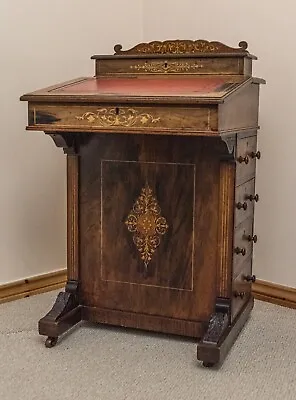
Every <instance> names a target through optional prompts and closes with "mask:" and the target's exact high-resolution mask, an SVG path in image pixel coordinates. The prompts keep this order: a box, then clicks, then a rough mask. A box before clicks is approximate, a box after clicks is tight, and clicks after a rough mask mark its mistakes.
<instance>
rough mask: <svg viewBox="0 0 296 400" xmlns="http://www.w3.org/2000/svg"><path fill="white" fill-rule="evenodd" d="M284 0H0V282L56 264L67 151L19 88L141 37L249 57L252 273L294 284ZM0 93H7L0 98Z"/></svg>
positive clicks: (61, 76) (293, 140)
mask: <svg viewBox="0 0 296 400" xmlns="http://www.w3.org/2000/svg"><path fill="white" fill-rule="evenodd" d="M295 11H296V6H295V5H294V2H293V1H292V0H285V1H284V3H283V2H271V1H268V0H261V1H258V0H249V2H248V3H247V2H237V1H235V0H225V1H223V2H221V1H220V0H212V1H211V2H204V1H196V0H183V1H182V2H177V1H176V2H175V1H174V2H173V1H171V0H170V1H169V0H159V1H157V2H156V1H155V2H154V1H151V0H149V1H147V0H142V1H140V0H129V1H128V2H121V1H120V0H117V1H116V0H109V1H108V2H100V1H98V0H84V1H83V0H63V1H60V0H51V1H46V0H39V1H37V0H26V1H23V0H1V2H0V41H1V43H0V44H1V48H0V50H1V53H0V54H1V64H0V65H1V71H0V72H1V75H0V76H1V78H2V79H3V82H1V98H2V102H1V107H0V115H1V128H2V130H1V134H0V140H1V142H0V182H1V186H0V187H1V194H0V221H1V223H0V284H1V283H5V282H10V281H14V280H17V279H20V278H25V277H29V276H33V275H38V274H42V273H45V272H50V271H53V270H56V269H60V268H63V267H64V266H65V262H66V255H65V234H66V232H65V174H64V171H65V169H64V167H65V160H64V156H63V154H62V151H61V150H59V149H57V148H56V147H55V146H54V145H53V143H52V142H51V140H50V139H49V138H46V137H45V136H44V134H42V133H40V132H27V133H26V132H25V131H24V126H25V124H26V104H25V103H20V102H19V101H18V98H19V96H20V95H21V94H23V93H24V92H27V91H32V90H34V89H37V88H41V87H44V86H47V85H50V84H53V83H57V82H59V81H63V80H67V79H71V78H72V77H73V78H74V77H77V76H81V75H92V74H93V62H92V61H90V60H89V57H90V56H91V55H92V54H95V53H112V50H113V45H114V44H115V43H118V42H119V43H122V44H123V46H124V48H128V47H130V46H132V45H134V44H136V43H138V42H140V41H142V39H143V40H144V41H149V40H165V39H181V38H184V39H200V38H202V39H207V40H219V41H222V42H225V43H226V44H229V45H231V46H237V44H238V42H239V41H240V40H246V41H247V42H248V43H249V49H250V51H251V52H252V53H254V54H256V55H257V56H258V57H259V60H258V61H256V62H255V63H254V64H255V65H254V73H255V75H257V76H260V77H264V78H265V79H266V80H267V85H266V86H263V87H262V90H261V99H260V100H261V105H260V124H261V131H260V137H259V147H260V150H261V151H262V155H263V157H262V160H261V161H260V162H259V163H258V178H257V191H258V193H259V194H260V196H261V201H260V202H259V203H258V205H257V206H256V214H255V218H256V233H257V234H258V236H259V239H260V240H259V243H258V244H257V245H256V251H255V273H256V274H257V276H258V278H260V279H263V280H266V281H271V282H275V283H279V284H284V285H288V286H294V287H296V268H295V261H294V260H295V257H294V248H295V247H296V245H295V242H296V207H295V205H294V203H295V201H294V198H295V196H296V168H295V166H294V152H295V150H294V149H295V148H296V135H295V133H294V126H295V123H294V114H295V110H294V109H293V108H295V107H293V105H294V101H293V100H294V98H293V94H294V91H295V89H296V87H295V86H296V84H295V78H294V70H293V64H295V61H296V60H295V54H294V53H293V49H294V47H295V45H294V38H295V34H296V28H295V23H294V15H295ZM4 99H5V100H4Z"/></svg>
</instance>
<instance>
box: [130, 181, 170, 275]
mask: <svg viewBox="0 0 296 400" xmlns="http://www.w3.org/2000/svg"><path fill="white" fill-rule="evenodd" d="M125 224H126V225H127V228H128V230H129V231H130V232H132V233H133V234H134V235H133V241H134V243H135V245H136V247H137V249H138V251H139V253H140V256H141V259H142V260H143V262H144V265H145V267H146V269H147V267H148V264H149V262H150V261H151V258H152V255H153V253H154V252H155V250H156V249H157V247H158V246H159V244H160V237H161V236H162V235H164V234H165V233H166V232H167V230H168V224H167V221H166V219H165V218H164V217H163V216H161V209H160V207H159V205H158V202H157V200H156V198H155V196H154V195H153V192H152V189H151V188H150V187H149V186H148V185H146V186H145V187H144V188H143V189H142V191H141V194H140V196H139V197H138V199H137V200H136V202H135V204H134V206H133V208H132V210H131V212H130V213H129V215H128V217H127V219H126V221H125Z"/></svg>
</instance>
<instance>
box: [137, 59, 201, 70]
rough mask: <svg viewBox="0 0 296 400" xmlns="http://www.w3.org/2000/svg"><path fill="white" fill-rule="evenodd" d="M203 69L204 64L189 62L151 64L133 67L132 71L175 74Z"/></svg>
mask: <svg viewBox="0 0 296 400" xmlns="http://www.w3.org/2000/svg"><path fill="white" fill-rule="evenodd" d="M201 68H203V65H202V64H197V63H194V64H191V63H189V62H177V61H173V62H169V63H168V62H163V61H162V62H158V61H156V62H150V63H145V64H136V65H131V66H130V69H132V70H135V71H137V72H150V73H174V72H194V71H196V70H199V69H201Z"/></svg>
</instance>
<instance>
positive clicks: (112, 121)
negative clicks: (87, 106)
mask: <svg viewBox="0 0 296 400" xmlns="http://www.w3.org/2000/svg"><path fill="white" fill-rule="evenodd" d="M75 118H76V119H78V120H79V121H88V122H89V123H91V124H92V123H96V125H99V126H102V127H110V126H124V127H131V126H135V125H136V126H143V125H148V126H149V125H151V124H155V123H156V122H159V121H160V118H159V117H158V118H155V117H154V116H153V115H151V114H148V113H140V112H139V111H137V110H135V109H133V108H128V109H118V108H110V109H108V108H100V109H99V110H96V111H95V112H91V111H89V112H86V113H84V114H82V115H77V116H76V117H75Z"/></svg>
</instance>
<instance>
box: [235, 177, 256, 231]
mask: <svg viewBox="0 0 296 400" xmlns="http://www.w3.org/2000/svg"><path fill="white" fill-rule="evenodd" d="M248 196H255V179H251V180H250V181H248V182H246V183H244V184H243V185H240V186H238V187H236V189H235V226H236V227H237V226H238V225H239V224H241V223H242V222H243V221H244V220H245V219H247V218H250V217H253V214H254V200H250V199H249V198H248Z"/></svg>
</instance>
